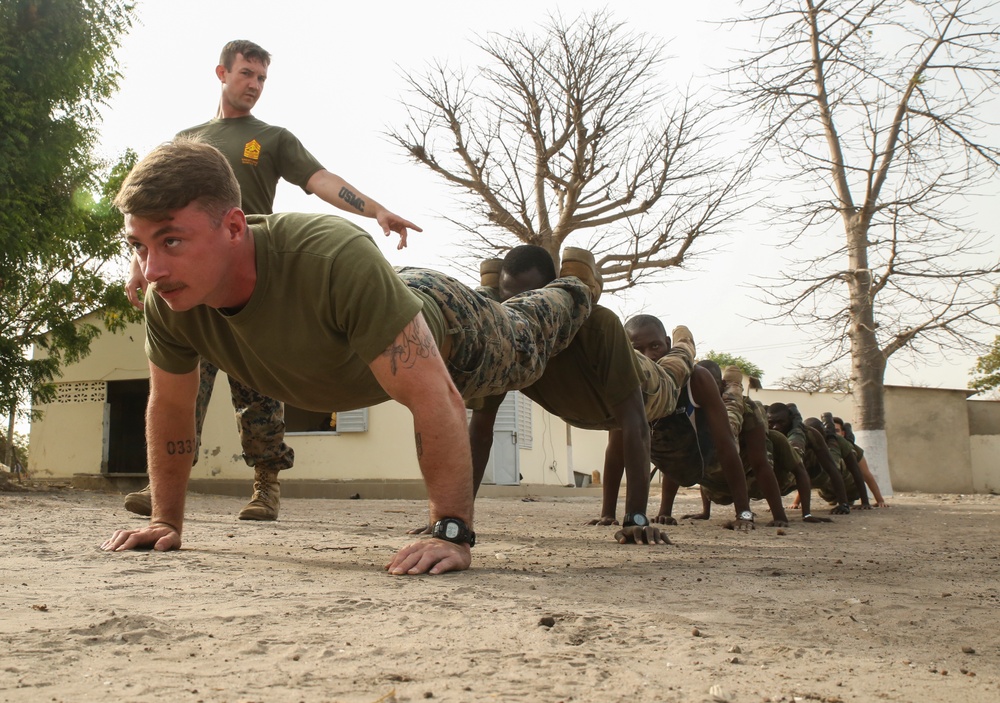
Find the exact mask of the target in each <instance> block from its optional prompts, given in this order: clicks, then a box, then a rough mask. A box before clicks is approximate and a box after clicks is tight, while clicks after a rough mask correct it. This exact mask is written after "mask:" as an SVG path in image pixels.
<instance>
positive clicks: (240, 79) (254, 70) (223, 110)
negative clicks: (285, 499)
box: [125, 40, 423, 520]
mask: <svg viewBox="0 0 1000 703" xmlns="http://www.w3.org/2000/svg"><path fill="white" fill-rule="evenodd" d="M270 64H271V55H270V54H269V53H268V52H266V51H265V50H264V49H262V48H261V47H260V46H258V45H257V44H254V43H253V42H250V41H246V40H237V41H231V42H229V43H228V44H226V45H225V46H224V47H223V49H222V55H221V57H220V58H219V65H218V66H216V68H215V75H216V76H217V77H218V78H219V82H220V83H221V84H222V95H221V97H220V98H219V109H218V112H217V113H216V116H215V118H214V119H212V120H210V121H208V122H206V123H204V124H201V125H198V126H197V127H191V128H190V129H186V130H183V131H182V132H180V134H179V136H184V137H189V138H192V139H197V140H199V141H203V142H206V143H208V144H211V145H212V146H214V147H216V148H217V149H219V151H221V152H222V153H223V154H224V155H225V157H226V159H228V161H229V164H230V166H232V168H233V171H234V172H235V174H236V180H237V181H238V182H239V186H240V193H241V196H242V208H241V209H242V210H243V211H244V212H245V213H247V214H261V215H269V214H271V212H273V206H274V194H275V190H276V189H277V186H278V181H279V180H280V179H282V178H284V179H285V180H286V181H288V182H289V183H294V184H295V185H297V186H299V187H301V188H302V189H303V190H305V191H306V192H307V193H315V194H316V195H318V196H319V197H320V198H322V199H323V200H325V201H326V202H328V203H330V204H331V205H334V206H336V207H338V208H340V209H341V210H345V211H347V212H351V213H355V214H360V215H364V216H365V217H371V218H374V219H375V220H376V221H377V222H378V223H379V225H380V226H381V227H382V231H383V232H385V234H386V236H388V235H389V232H397V233H398V234H399V246H398V248H399V249H402V248H403V247H405V246H406V236H407V229H414V230H416V231H417V232H421V231H423V230H421V229H420V228H419V227H417V226H416V225H415V224H413V223H412V222H410V221H408V220H404V219H403V218H401V217H399V216H398V215H395V214H393V213H391V212H389V211H388V210H386V209H385V208H384V207H383V206H382V205H380V204H379V203H377V202H376V201H374V200H372V199H371V198H369V197H368V196H367V195H365V194H364V193H361V192H360V191H359V190H358V189H357V188H355V187H354V186H352V185H350V184H349V183H347V182H346V181H345V180H344V179H342V178H341V177H340V176H338V175H336V174H333V173H330V172H329V171H327V170H326V169H324V168H323V166H322V165H321V164H320V163H319V161H317V160H316V158H315V157H314V156H313V155H312V154H310V153H309V152H308V151H307V150H306V149H305V147H303V146H302V143H301V142H300V141H299V140H298V139H296V138H295V135H293V134H292V133H291V132H289V131H288V130H287V129H285V128H283V127H275V126H272V125H269V124H267V123H265V122H262V121H260V120H258V119H257V118H256V117H254V116H253V115H251V114H250V111H251V110H252V109H253V108H254V106H255V105H256V104H257V101H258V100H259V99H260V95H261V93H262V92H263V90H264V82H265V81H266V80H267V69H268V66H270ZM147 287H148V284H147V282H146V279H145V278H144V277H143V275H142V271H141V270H140V267H139V262H138V258H137V257H133V258H132V270H131V277H130V279H129V283H128V296H129V300H130V301H131V302H132V304H133V305H135V306H136V307H137V308H139V309H142V307H143V302H142V300H140V299H139V294H143V293H144V292H145V291H146V289H147ZM218 372H219V369H218V368H217V367H215V366H214V365H212V364H211V363H209V362H207V361H203V362H202V364H201V377H200V384H199V388H198V400H197V410H196V423H197V438H198V443H199V445H200V442H201V429H202V425H203V424H204V421H205V412H206V411H207V409H208V403H209V401H210V400H211V398H212V388H213V387H214V385H215V377H216V374H218ZM229 387H230V391H231V394H232V400H233V408H234V409H235V411H236V420H237V427H238V428H239V432H240V441H241V443H242V445H243V459H244V461H246V463H247V465H248V466H252V467H254V485H253V496H252V497H251V499H250V502H249V503H248V504H247V505H246V507H244V508H243V510H241V511H240V514H239V519H240V520H277V519H278V508H279V505H280V488H279V482H278V472H279V471H282V470H283V469H288V468H291V466H292V462H293V461H294V459H295V452H294V451H293V450H292V448H291V447H289V446H288V445H287V444H285V442H284V438H285V421H284V406H282V404H281V403H279V402H278V401H276V400H273V399H271V398H267V397H265V396H263V395H261V394H260V393H258V392H257V391H255V390H253V389H251V388H248V387H247V386H244V385H242V384H240V383H239V382H237V381H235V380H234V379H232V378H230V379H229ZM197 458H198V456H197V452H196V453H195V456H194V459H195V461H196V462H197ZM125 509H126V510H129V511H131V512H133V513H136V514H138V515H147V516H148V515H149V514H150V512H151V510H152V506H151V501H150V492H149V486H148V485H147V486H146V487H145V488H143V489H142V490H141V491H138V492H136V493H130V494H129V495H127V496H125Z"/></svg>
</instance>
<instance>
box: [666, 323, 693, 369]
mask: <svg viewBox="0 0 1000 703" xmlns="http://www.w3.org/2000/svg"><path fill="white" fill-rule="evenodd" d="M670 337H671V346H674V347H679V346H680V347H684V348H685V350H686V351H687V352H688V353H690V355H691V359H692V361H693V360H694V358H695V357H696V356H697V355H698V352H697V349H696V348H695V345H694V335H693V334H691V330H689V329H688V328H687V327H685V326H684V325H677V326H676V327H674V331H673V333H672V334H671V335H670Z"/></svg>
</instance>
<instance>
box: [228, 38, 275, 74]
mask: <svg viewBox="0 0 1000 703" xmlns="http://www.w3.org/2000/svg"><path fill="white" fill-rule="evenodd" d="M237 56H242V57H243V58H244V59H246V60H247V61H257V62H258V63H261V64H264V67H265V68H266V67H268V66H270V65H271V55H270V54H269V53H267V52H266V51H265V50H264V48H263V47H262V46H260V44H254V43H253V42H252V41H247V40H246V39H234V40H233V41H231V42H229V43H228V44H226V45H225V46H224V47H222V53H221V54H220V55H219V65H220V66H225V68H226V70H227V71H232V70H233V63H234V62H235V61H236V57H237Z"/></svg>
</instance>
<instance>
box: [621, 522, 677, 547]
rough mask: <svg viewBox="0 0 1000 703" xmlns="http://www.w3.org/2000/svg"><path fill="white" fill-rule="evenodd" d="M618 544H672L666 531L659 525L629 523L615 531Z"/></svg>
mask: <svg viewBox="0 0 1000 703" xmlns="http://www.w3.org/2000/svg"><path fill="white" fill-rule="evenodd" d="M615 540H616V541H617V542H618V544H670V539H669V538H668V537H667V533H666V532H661V531H660V528H658V527H651V526H646V527H639V526H638V525H629V526H628V527H623V528H622V529H620V530H618V531H617V532H616V533H615Z"/></svg>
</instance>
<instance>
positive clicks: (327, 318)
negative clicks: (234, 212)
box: [145, 213, 444, 412]
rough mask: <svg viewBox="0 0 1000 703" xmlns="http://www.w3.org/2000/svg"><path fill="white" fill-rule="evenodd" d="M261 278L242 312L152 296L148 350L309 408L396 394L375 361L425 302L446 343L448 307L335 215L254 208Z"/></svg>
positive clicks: (163, 362)
mask: <svg viewBox="0 0 1000 703" xmlns="http://www.w3.org/2000/svg"><path fill="white" fill-rule="evenodd" d="M247 221H248V223H249V225H250V231H251V234H252V236H253V241H254V245H255V247H256V264H257V280H256V284H255V286H254V290H253V293H252V295H251V297H250V300H249V301H248V302H247V304H246V306H245V307H243V309H241V310H239V311H238V312H236V313H234V314H232V315H226V314H224V313H223V312H221V311H219V310H217V309H215V308H210V307H208V306H205V305H199V306H196V307H194V308H192V309H191V310H187V311H183V312H174V311H172V310H170V308H169V307H168V306H167V305H166V303H164V302H163V300H162V299H161V298H160V297H159V296H158V295H156V294H155V293H154V294H150V295H149V296H147V298H146V307H145V310H146V354H147V356H148V357H149V359H150V361H151V362H152V363H154V364H155V365H156V366H158V367H160V368H161V369H163V370H164V371H168V372H170V373H178V374H179V373H187V372H190V371H192V370H193V369H195V368H196V367H197V365H198V358H199V357H203V358H205V359H206V360H208V361H210V362H211V363H213V364H215V365H216V366H218V367H219V368H220V369H222V370H223V371H225V372H226V373H227V374H229V375H230V376H232V377H233V378H235V379H237V380H238V381H240V382H241V383H243V384H245V385H247V386H250V387H251V388H254V389H256V390H258V391H260V392H261V393H262V394H264V395H266V396H269V397H271V398H275V399H277V400H281V401H283V402H286V403H290V404H292V405H295V406H297V407H300V408H303V409H306V410H317V411H322V412H328V411H337V410H351V409H355V408H361V407H366V406H369V405H374V404H376V403H380V402H383V401H385V400H388V395H387V394H386V393H385V391H384V390H383V389H382V388H381V387H380V386H379V384H378V382H377V381H376V380H375V377H374V375H373V374H372V372H371V370H370V369H369V368H368V364H369V363H370V362H371V361H373V360H374V359H375V358H376V357H377V356H378V355H379V354H381V353H382V352H383V351H384V350H385V349H386V347H388V346H389V344H390V343H391V342H392V341H393V340H394V339H395V338H396V336H397V335H398V334H399V332H400V331H402V329H403V328H404V327H405V326H406V324H407V323H409V322H410V321H411V320H413V318H414V317H415V316H416V314H417V313H418V312H420V311H421V309H423V313H424V317H425V319H426V320H427V324H428V326H429V327H430V328H431V331H432V333H433V334H434V337H435V340H436V341H437V343H438V344H439V345H440V343H441V340H442V338H443V336H444V320H443V318H442V316H441V310H440V309H439V308H438V307H437V305H436V304H434V302H433V301H432V300H430V299H429V298H426V297H425V296H423V295H422V294H420V293H418V292H416V291H412V290H411V289H409V288H408V287H407V286H406V285H405V284H404V283H403V282H402V281H401V280H400V278H399V276H398V275H397V274H396V272H395V271H394V270H393V269H392V267H391V266H390V265H389V263H388V262H387V261H386V260H385V258H384V257H383V256H382V253H381V252H380V251H379V249H378V247H377V246H376V244H375V242H374V241H373V240H372V238H371V236H369V235H368V233H367V232H365V231H364V230H362V229H361V228H359V227H357V226H356V225H354V224H352V223H350V222H348V221H347V220H344V219H341V218H339V217H335V216H333V215H303V214H294V213H289V214H279V215H266V216H265V215H251V216H249V217H248V218H247Z"/></svg>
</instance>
